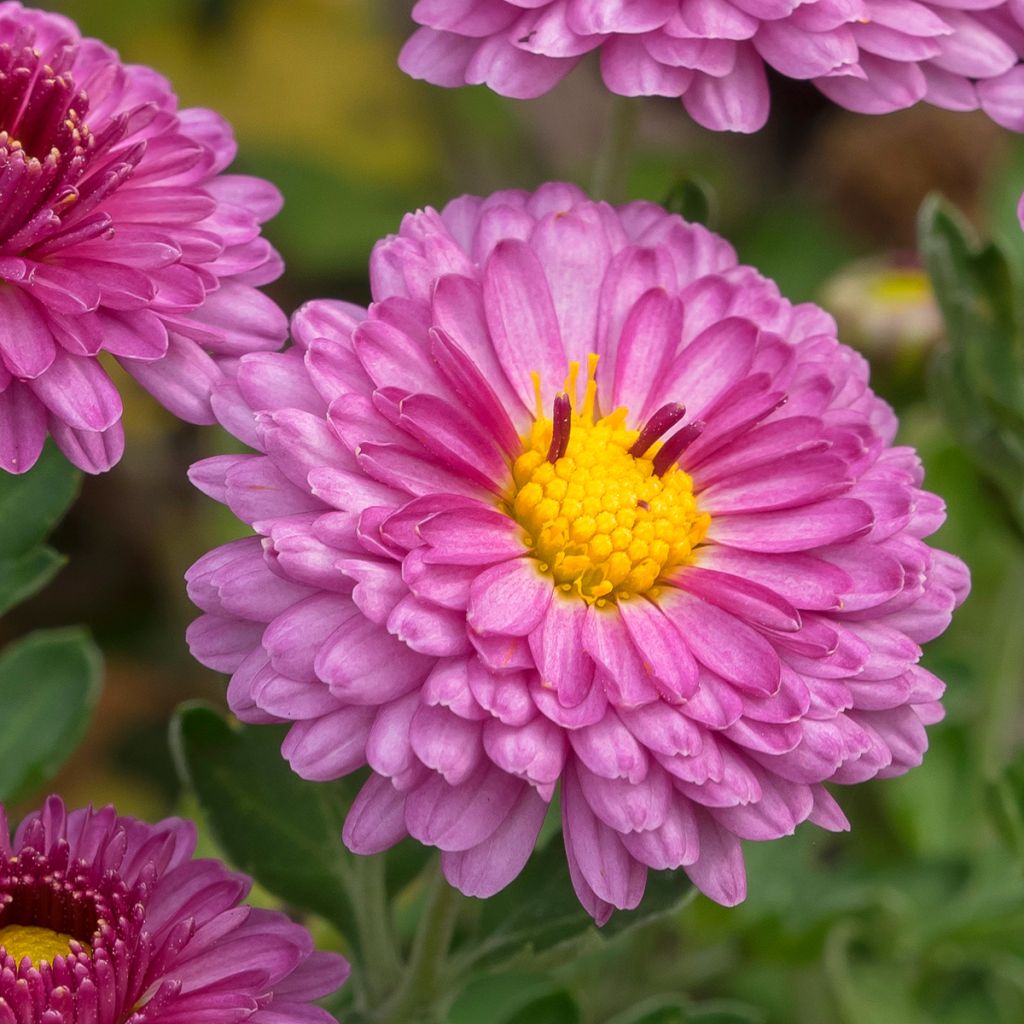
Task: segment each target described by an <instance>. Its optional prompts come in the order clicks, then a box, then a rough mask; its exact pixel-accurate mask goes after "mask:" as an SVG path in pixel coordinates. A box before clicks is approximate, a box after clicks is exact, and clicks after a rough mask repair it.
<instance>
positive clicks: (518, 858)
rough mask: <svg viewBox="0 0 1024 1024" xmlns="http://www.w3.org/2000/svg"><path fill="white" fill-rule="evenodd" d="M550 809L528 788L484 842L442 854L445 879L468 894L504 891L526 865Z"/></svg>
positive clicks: (482, 896) (483, 897)
mask: <svg viewBox="0 0 1024 1024" xmlns="http://www.w3.org/2000/svg"><path fill="white" fill-rule="evenodd" d="M547 809H548V808H547V804H546V803H545V802H544V801H543V800H542V799H541V798H540V797H539V796H537V794H536V793H535V792H534V791H533V790H532V789H529V788H526V789H524V790H523V792H522V795H521V796H520V797H519V801H518V803H517V804H516V805H515V807H513V808H512V810H511V811H510V812H509V813H508V815H507V817H506V818H505V820H504V821H503V822H502V823H501V824H500V825H499V826H498V827H497V829H495V830H494V832H493V833H491V835H490V836H489V837H488V838H487V839H485V840H484V841H483V842H482V843H480V844H478V845H477V846H474V847H472V848H471V849H469V850H464V851H461V852H458V853H443V854H442V855H441V867H442V868H443V870H444V875H445V878H447V879H448V881H449V882H450V883H451V884H452V885H453V886H455V888H456V889H458V890H459V891H460V892H462V893H464V894H465V895H466V896H477V897H479V898H480V899H487V898H488V897H489V896H493V895H494V894H495V893H497V892H500V891H501V890H502V889H504V888H505V886H506V885H508V884H509V883H510V882H511V881H512V880H513V879H514V878H516V876H517V875H518V874H519V872H520V871H522V870H523V868H524V867H525V866H526V862H527V860H528V859H529V857H530V854H531V853H532V852H533V847H534V844H535V843H536V841H537V835H538V833H539V832H540V827H541V825H542V824H543V823H544V816H545V814H546V813H547Z"/></svg>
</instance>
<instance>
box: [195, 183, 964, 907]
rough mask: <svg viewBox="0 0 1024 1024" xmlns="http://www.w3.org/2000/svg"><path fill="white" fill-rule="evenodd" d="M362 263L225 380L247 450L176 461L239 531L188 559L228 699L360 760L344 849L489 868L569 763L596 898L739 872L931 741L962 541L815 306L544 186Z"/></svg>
mask: <svg viewBox="0 0 1024 1024" xmlns="http://www.w3.org/2000/svg"><path fill="white" fill-rule="evenodd" d="M371 279H372V288H373V296H374V300H375V301H374V303H373V305H371V307H370V309H369V311H368V312H367V311H365V310H362V309H359V308H357V307H354V306H350V305H347V304H344V303H339V302H329V301H324V302H313V303H310V304H309V305H307V306H306V307H304V308H303V309H302V310H300V312H299V313H298V314H297V315H296V317H295V319H294V321H293V334H294V338H295V345H294V347H293V348H291V349H290V350H288V351H286V352H284V353H274V354H258V355H251V356H246V357H245V358H243V359H242V361H241V364H240V367H239V372H238V375H237V378H236V379H235V380H232V381H230V382H227V383H225V384H222V385H221V386H220V387H219V388H218V389H217V390H216V392H215V394H214V398H213V404H214V408H215V410H216V411H217V413H218V415H219V417H220V419H221V421H222V423H224V425H225V426H226V427H227V428H228V429H229V430H230V431H232V432H233V433H234V434H235V435H236V436H237V437H238V438H240V439H241V440H243V441H245V442H246V443H247V444H249V445H251V446H252V447H253V448H255V449H257V451H258V452H259V454H243V455H226V456H219V457H215V458H213V459H208V460H205V461H203V462H200V463H198V464H197V465H196V466H195V467H193V471H192V478H193V480H194V482H195V483H196V484H197V486H199V487H200V488H201V489H203V490H204V491H206V492H207V493H208V494H210V495H212V496H213V497H215V498H217V499H218V500H220V501H223V502H225V503H226V504H227V505H228V506H229V507H230V508H231V510H232V511H233V512H234V513H235V514H236V515H237V516H239V517H240V518H241V519H243V520H244V521H245V522H247V523H250V524H252V526H253V530H254V534H255V535H254V536H251V537H248V538H243V539H241V540H238V541H235V542H233V543H231V544H228V545H225V546H224V547H221V548H218V549H217V550H215V551H212V552H210V553H209V554H207V555H205V556H204V557H203V558H201V559H200V560H199V561H198V562H197V563H196V564H195V565H194V566H193V567H192V569H191V570H190V571H189V573H188V580H189V592H190V594H191V596H192V599H193V600H194V601H195V603H196V604H197V605H199V607H200V608H202V609H203V611H204V613H205V614H203V615H202V617H201V618H199V619H198V620H197V621H196V622H195V623H194V624H193V625H192V627H191V629H190V631H189V640H190V644H191V647H192V651H193V653H194V654H195V655H196V657H197V658H198V659H199V660H200V661H201V662H203V663H204V664H206V665H208V666H210V667H212V668H215V669H218V670H221V671H224V672H229V673H231V674H232V677H231V683H230V686H229V689H228V699H229V702H230V704H231V707H232V708H233V710H234V711H235V713H236V714H237V715H238V716H239V717H240V718H242V719H244V720H245V721H249V722H277V721H289V722H292V723H294V724H293V725H292V727H291V730H290V731H289V733H288V736H287V739H286V740H285V743H284V746H283V748H282V753H283V754H284V756H285V757H286V758H287V759H288V760H289V762H290V763H291V765H292V767H293V768H294V770H295V771H296V772H298V773H299V774H300V775H302V776H304V777H305V778H309V779H332V778H336V777H338V776H341V775H345V774H347V773H349V772H352V771H355V770H356V769H359V768H361V767H363V766H364V765H369V767H370V768H371V769H372V774H371V775H370V778H369V780H368V781H367V782H366V783H365V785H364V787H363V789H362V791H361V793H360V795H359V797H358V799H357V800H356V801H355V804H354V805H353V807H352V810H351V812H350V814H349V816H348V820H347V822H346V825H345V831H344V839H345V842H346V843H347V844H348V845H349V847H350V848H351V849H353V850H355V851H357V852H361V853H374V852H377V851H380V850H383V849H385V848H387V847H388V846H390V845H391V844H393V843H395V842H397V841H398V840H399V839H401V838H402V837H403V836H405V835H407V834H411V835H413V836H414V837H416V838H417V839H418V840H420V841H421V842H423V843H426V844H430V845H432V846H436V847H439V848H440V849H441V850H442V851H443V857H442V863H443V867H444V870H445V873H446V875H447V877H448V879H449V880H450V881H451V882H452V884H453V885H455V886H457V887H458V888H459V889H461V890H462V891H463V892H465V893H468V894H471V895H477V896H486V895H489V894H492V893H494V892H496V891H497V890H499V889H500V888H502V887H503V886H504V885H506V884H507V883H508V882H510V881H511V880H512V879H513V878H514V877H515V876H516V875H517V874H518V872H519V871H520V870H521V869H522V867H523V865H524V864H525V862H526V860H527V858H528V857H529V855H530V852H531V850H532V848H533V845H534V842H535V840H536V837H537V835H538V832H539V829H540V827H541V823H542V821H543V819H544V816H545V813H546V811H547V808H548V804H549V802H550V801H551V799H552V797H553V795H554V793H555V790H556V788H558V789H559V790H560V794H561V808H562V818H563V825H564V829H563V831H564V842H565V849H566V855H567V857H568V861H569V866H570V870H571V874H572V878H573V882H574V885H575V888H576V891H577V893H578V895H579V898H580V900H581V901H582V902H583V904H584V905H585V906H586V907H587V909H588V910H589V911H590V913H591V914H593V915H594V917H595V918H596V919H597V920H598V921H603V920H605V919H606V918H607V916H608V915H609V914H610V913H611V911H612V908H614V907H623V908H625V907H633V906H635V905H636V904H637V902H638V901H639V899H640V898H641V895H642V893H643V889H644V880H645V877H646V872H647V869H648V868H655V869H669V868H680V867H681V868H683V869H684V870H686V871H687V873H688V874H689V875H690V877H691V878H692V879H693V881H694V882H695V883H696V884H697V885H698V886H699V887H700V888H701V889H702V890H703V891H704V892H706V893H707V894H708V895H709V896H711V897H712V898H713V899H716V900H718V901H720V902H722V903H727V904H732V903H736V902H737V901H739V900H741V899H742V898H743V895H744V892H745V878H744V870H743V861H742V853H741V848H740V840H741V839H772V838H775V837H778V836H782V835H785V834H787V833H790V832H792V831H793V830H794V829H795V827H796V826H797V824H798V823H800V822H802V821H804V820H807V819H809V820H811V821H813V822H815V823H817V824H818V825H821V826H823V827H825V828H829V829H843V828H846V827H847V823H846V819H845V818H844V816H843V814H842V812H841V811H840V809H839V807H838V805H837V804H836V802H835V800H834V799H833V797H832V796H831V795H830V794H829V792H828V791H827V790H826V789H825V787H824V785H823V783H825V782H833V783H840V784H850V783H856V782H861V781H864V780H866V779H870V778H872V777H875V776H883V777H884V776H891V775H898V774H901V773H902V772H905V771H907V770H908V769H909V768H911V767H912V766H914V765H916V764H918V763H919V762H920V760H921V757H922V755H923V752H924V750H925V747H926V745H927V740H926V736H925V726H926V725H928V724H930V723H932V722H934V721H936V720H937V719H939V718H940V717H941V715H942V708H941V705H940V704H939V697H940V696H941V693H942V690H943V686H942V683H941V682H940V681H939V680H938V679H936V678H935V677H934V676H933V675H931V674H930V673H929V672H928V671H926V670H925V669H923V668H921V667H920V665H919V664H918V660H919V658H920V656H921V648H920V646H919V644H920V643H922V642H923V641H925V640H928V639H930V638H932V637H934V636H936V635H937V634H938V633H941V632H942V630H943V629H944V628H945V627H946V625H947V624H948V622H949V619H950V615H951V613H952V610H953V608H954V607H955V605H957V604H958V603H959V602H960V601H961V600H962V599H963V597H964V596H965V594H966V592H967V588H968V576H967V571H966V569H965V568H964V566H963V565H962V564H961V563H960V562H959V561H958V560H957V559H956V558H954V557H952V556H950V555H947V554H945V553H944V552H941V551H936V550H933V549H932V548H930V547H928V546H927V545H926V544H925V543H924V541H923V540H922V538H923V537H925V536H927V535H928V534H929V533H931V532H933V531H934V530H935V529H937V528H938V526H939V525H940V524H941V523H942V521H943V518H944V510H943V505H942V502H941V501H940V500H939V499H938V498H936V497H935V496H934V495H931V494H928V493H927V492H925V491H922V490H921V489H920V484H921V468H920V464H919V462H918V460H917V458H916V456H915V454H914V452H913V451H912V450H911V449H908V448H900V447H892V440H893V435H894V433H895V428H896V422H895V419H894V417H893V414H892V412H891V410H890V409H889V408H888V406H886V405H885V403H883V402H882V401H880V400H879V399H878V398H877V397H875V395H874V394H872V392H871V390H870V389H869V387H868V385H867V368H866V364H865V363H864V361H863V360H862V359H861V358H860V357H859V356H857V355H856V354H855V353H854V352H853V351H852V350H850V349H848V348H846V347H845V346H843V345H841V344H839V343H838V342H837V340H836V338H835V335H834V331H835V328H834V324H833V323H832V321H831V320H830V318H829V317H828V316H827V315H826V314H824V313H823V312H822V311H821V310H820V309H817V308H816V307H814V306H810V305H802V306H792V305H790V304H789V303H788V302H787V301H786V300H785V299H783V298H781V297H780V296H779V294H778V291H777V289H776V288H775V286H774V285H773V284H772V283H771V282H769V281H767V280H765V279H764V278H763V277H761V276H760V275H759V274H757V272H756V271H754V270H752V269H751V268H749V267H744V266H739V265H737V263H736V258H735V255H734V253H733V250H732V249H731V248H730V247H729V246H728V245H727V244H726V243H725V242H724V241H723V240H722V239H720V238H718V237H717V236H715V235H713V234H711V233H710V232H708V231H707V230H705V229H704V228H702V227H700V226H697V225H692V224H687V223H685V222H684V221H683V220H681V219H680V218H679V217H677V216H672V215H669V214H668V213H666V212H665V211H664V210H662V209H660V208H659V207H657V206H653V205H651V204H647V203H634V204H631V205H628V206H624V207H622V208H619V209H613V208H612V207H610V206H608V205H606V204H604V203H595V202H590V201H589V200H588V199H587V198H586V196H584V195H583V194H582V193H581V192H580V191H579V190H578V189H576V188H574V187H572V186H568V185H557V184H551V185H545V186H544V187H542V188H541V189H539V190H538V191H537V192H535V193H533V194H527V193H522V192H500V193H497V194H496V195H493V196H491V197H489V198H487V199H478V198H474V197H464V198H462V199H458V200H455V201H454V202H452V203H450V204H449V205H448V206H447V207H446V208H445V209H444V210H443V211H442V212H441V213H440V214H438V213H436V212H434V211H432V210H427V211H424V212H421V213H417V214H415V215H411V216H409V217H407V218H406V219H405V220H404V222H403V224H402V228H401V231H400V233H399V234H398V235H397V236H395V237H391V238H388V239H385V240H384V241H383V242H381V243H380V244H379V245H378V246H377V248H376V249H375V251H374V254H373V259H372V263H371Z"/></svg>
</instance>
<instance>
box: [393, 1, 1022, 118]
mask: <svg viewBox="0 0 1024 1024" xmlns="http://www.w3.org/2000/svg"><path fill="white" fill-rule="evenodd" d="M413 18H414V19H415V20H416V22H417V23H418V24H419V25H420V26H421V27H420V28H419V29H418V30H417V31H416V32H415V34H414V35H413V36H412V37H411V38H410V39H409V41H408V43H407V44H406V45H405V47H404V48H403V50H402V53H401V56H400V58H399V64H400V65H401V67H402V69H403V70H404V71H406V72H407V73H408V74H410V75H412V76H413V77H414V78H422V79H426V80H427V81H428V82H432V83H434V84H435V85H443V86H460V85H487V86H489V87H490V88H491V89H493V90H494V91H495V92H498V93H501V94H502V95H504V96H513V97H516V98H518V99H528V98H532V97H534V96H539V95H540V94H542V93H545V92H547V91H548V90H549V89H551V88H552V87H553V86H554V85H556V84H557V83H558V82H559V81H560V80H561V79H562V78H563V77H564V76H565V75H566V74H568V73H569V72H570V71H571V70H572V69H573V67H575V65H576V64H577V63H578V62H579V61H580V60H581V59H582V57H583V56H584V55H585V54H587V53H589V52H591V51H593V50H597V51H599V52H600V61H601V76H602V78H603V79H604V83H605V85H606V86H607V87H608V88H609V89H610V90H611V91H612V92H615V93H618V94H620V95H622V96H679V97H681V98H682V102H683V105H684V106H685V108H686V110H687V112H688V113H689V114H690V116H691V117H692V118H693V119H694V120H695V121H697V122H698V123H699V124H701V125H704V126H705V127H706V128H711V129H713V130H716V131H738V132H753V131H757V130H758V129H759V128H760V127H762V125H764V123H765V121H766V120H767V117H768V109H769V89H768V79H767V76H766V68H771V69H773V70H774V71H776V72H778V73H779V74H781V75H784V76H785V77H787V78H794V79H802V80H808V81H811V82H813V83H814V84H815V85H816V86H817V87H818V88H819V89H820V90H821V91H822V92H823V93H824V94H825V95H826V96H828V97H829V99H831V100H832V101H833V102H835V103H837V104H839V105H840V106H842V107H846V108H847V109H849V110H856V111H859V112H861V113H865V114H883V113H888V112H890V111H893V110H901V109H903V108H905V107H910V106H913V105H914V104H915V103H918V102H921V101H924V102H927V103H932V104H934V105H936V106H939V107H944V108H946V109H947V110H976V109H979V108H980V109H982V110H984V111H985V112H986V113H987V114H988V115H989V116H990V117H991V118H993V120H995V121H997V122H998V123H999V124H1002V125H1004V126H1006V127H1008V128H1012V129H1013V130H1015V131H1021V130H1024V68H1022V67H1021V63H1020V61H1021V57H1022V56H1024V20H1022V12H1021V8H1020V6H1019V4H1016V3H1012V2H1007V0H980V2H979V0H806V2H797V0H783V2H779V0H700V2H699V3H695V2H693V0H610V2H609V0H601V2H595V0H418V2H417V4H416V5H415V7H414V8H413Z"/></svg>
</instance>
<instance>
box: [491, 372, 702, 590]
mask: <svg viewBox="0 0 1024 1024" xmlns="http://www.w3.org/2000/svg"><path fill="white" fill-rule="evenodd" d="M596 366H597V357H596V356H591V357H590V360H589V367H588V374H587V384H586V392H585V395H584V400H583V403H582V407H578V405H577V403H575V402H574V401H573V400H572V397H571V396H573V395H574V394H575V390H576V377H577V375H578V371H579V365H578V364H577V363H573V364H572V368H571V369H570V372H569V377H568V379H567V381H566V384H565V392H566V394H567V395H568V396H570V397H569V399H568V400H567V401H566V400H563V401H564V405H563V409H562V411H563V413H564V416H563V421H562V423H561V424H558V425H557V426H556V422H557V421H558V419H559V407H558V399H556V408H555V417H554V419H552V418H549V417H548V416H546V415H544V414H543V411H542V407H541V404H540V381H539V378H538V377H536V376H535V377H534V383H535V387H536V391H537V415H536V418H535V420H534V423H533V426H532V427H531V429H530V432H529V433H528V434H527V435H525V436H524V437H523V451H522V454H521V455H520V456H519V457H518V458H517V459H516V461H515V463H514V465H513V467H512V478H513V483H514V490H513V493H512V495H511V496H510V497H509V498H508V499H506V501H505V503H504V504H505V510H506V511H508V512H509V514H510V515H511V516H512V517H513V518H514V519H515V520H516V521H517V522H518V523H519V524H520V525H521V526H522V527H523V529H524V530H525V531H526V534H527V538H526V542H527V544H528V546H529V547H530V548H531V549H532V551H533V554H534V557H535V558H536V560H537V564H538V568H539V569H540V571H541V572H542V573H545V574H547V575H550V576H551V578H552V579H553V581H554V583H555V585H556V586H557V587H558V588H559V589H561V590H562V591H564V592H565V593H567V594H568V593H575V594H577V595H578V596H579V597H581V598H583V600H584V601H586V602H587V603H588V604H592V603H596V604H598V605H599V606H601V605H604V604H605V603H606V602H609V601H617V600H619V599H627V598H629V597H631V596H633V595H635V594H645V593H647V592H648V591H650V590H651V589H652V588H653V587H654V586H655V585H656V584H657V583H658V582H659V581H660V580H662V579H663V578H664V577H665V575H666V574H667V573H669V572H670V571H671V570H672V569H674V568H676V567H677V566H680V565H682V564H684V563H685V562H686V560H687V559H688V558H689V556H690V553H691V552H692V551H693V549H694V547H695V546H696V545H697V544H699V543H700V542H701V540H702V539H703V538H704V535H705V534H706V533H707V529H708V525H709V524H710V521H711V520H710V517H709V516H708V515H707V514H706V513H702V512H700V511H699V510H698V508H697V502H696V499H695V498H694V495H693V481H692V479H691V478H690V476H689V475H688V474H687V473H685V472H684V471H683V470H682V469H680V468H679V467H678V466H677V465H675V464H674V462H673V463H672V464H671V465H669V466H667V467H664V466H660V465H656V461H657V460H656V456H657V453H658V452H659V451H660V450H661V448H662V447H663V445H662V442H660V441H656V440H655V441H653V442H652V443H651V444H650V445H649V446H648V447H647V450H646V451H645V452H642V453H635V446H636V445H637V441H638V438H640V436H641V431H640V430H634V429H630V428H628V427H627V426H626V418H627V415H628V414H627V411H626V409H625V408H619V409H616V410H615V411H614V412H611V413H609V414H608V415H607V416H602V417H600V418H598V419H595V406H596V396H597V385H596V381H595V379H594V373H595V370H596ZM680 413H681V410H680ZM684 429H685V428H684ZM566 435H567V443H565V442H566ZM667 444H671V441H670V442H667ZM630 449H634V452H631V451H630Z"/></svg>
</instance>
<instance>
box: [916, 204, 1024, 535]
mask: <svg viewBox="0 0 1024 1024" xmlns="http://www.w3.org/2000/svg"><path fill="white" fill-rule="evenodd" d="M919 233H920V249H921V254H922V257H923V259H924V262H925V266H926V267H927V270H928V273H929V275H930V276H931V278H932V283H933V286H934V290H935V294H936V297H937V298H938V301H939V306H940V307H941V309H942V314H943V317H944V319H945V322H946V334H947V345H946V347H945V348H944V349H943V350H942V351H940V352H939V353H938V354H937V355H936V357H935V359H934V361H933V366H932V374H931V381H930V384H931V387H932V393H933V397H934V400H935V405H936V406H937V408H938V409H939V411H940V412H941V413H942V415H943V416H944V417H945V419H946V421H947V423H948V425H949V427H950V429H951V430H952V431H953V433H954V435H955V436H956V438H957V440H958V441H959V442H960V443H961V444H962V445H964V447H965V448H966V449H967V450H968V451H969V452H970V453H971V455H972V457H973V458H974V460H975V462H976V463H977V464H978V466H979V467H980V468H981V469H982V470H983V471H984V472H985V473H986V474H987V475H988V476H989V477H990V478H991V479H992V480H993V482H994V483H995V484H996V485H997V486H998V487H999V489H1000V490H1001V491H1002V493H1003V496H1004V498H1005V500H1006V505H1007V507H1008V508H1009V510H1010V512H1011V514H1012V515H1013V516H1014V518H1015V519H1016V521H1017V523H1018V527H1019V529H1020V530H1024V497H1022V494H1021V488H1020V480H1021V477H1022V474H1024V330H1022V324H1024V317H1022V312H1021V307H1020V301H1021V300H1020V294H1021V292H1022V290H1024V289H1022V287H1021V284H1020V282H1018V281H1017V280H1016V279H1015V276H1014V271H1013V267H1012V265H1011V263H1010V261H1009V259H1008V258H1007V256H1006V255H1005V254H1004V252H1003V250H1002V249H1001V248H1000V247H999V246H996V245H993V244H989V245H985V246H981V245H978V244H977V243H976V242H975V240H974V239H973V236H972V233H971V230H970V227H969V225H967V224H966V222H965V221H964V220H963V218H962V217H961V216H960V215H959V214H958V213H957V212H956V211H955V210H954V209H953V208H952V207H950V206H949V205H948V204H947V203H945V202H944V201H943V200H941V199H939V198H938V197H935V196H932V197H930V198H929V199H928V200H926V201H925V203H924V205H923V206H922V208H921V213H920V217H919Z"/></svg>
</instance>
